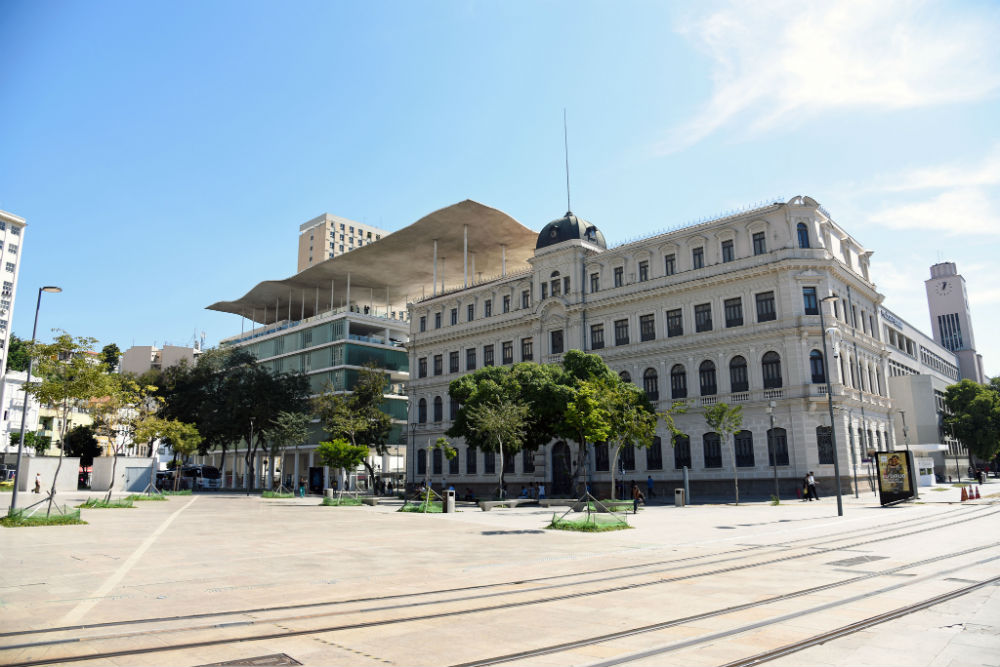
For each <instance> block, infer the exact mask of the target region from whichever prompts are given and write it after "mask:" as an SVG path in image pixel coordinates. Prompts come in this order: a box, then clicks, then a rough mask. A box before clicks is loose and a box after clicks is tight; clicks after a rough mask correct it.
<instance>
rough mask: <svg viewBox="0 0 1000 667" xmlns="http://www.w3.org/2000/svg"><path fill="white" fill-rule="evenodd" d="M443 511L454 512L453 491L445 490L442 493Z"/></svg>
mask: <svg viewBox="0 0 1000 667" xmlns="http://www.w3.org/2000/svg"><path fill="white" fill-rule="evenodd" d="M444 511H445V512H448V513H454V511H455V489H447V490H445V492H444Z"/></svg>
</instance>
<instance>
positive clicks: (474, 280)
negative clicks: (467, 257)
mask: <svg viewBox="0 0 1000 667" xmlns="http://www.w3.org/2000/svg"><path fill="white" fill-rule="evenodd" d="M472 284H473V285H475V284H476V253H472Z"/></svg>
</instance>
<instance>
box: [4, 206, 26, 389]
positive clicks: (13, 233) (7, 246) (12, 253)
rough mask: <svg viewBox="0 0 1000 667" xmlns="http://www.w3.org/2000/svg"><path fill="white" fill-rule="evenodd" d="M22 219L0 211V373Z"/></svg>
mask: <svg viewBox="0 0 1000 667" xmlns="http://www.w3.org/2000/svg"><path fill="white" fill-rule="evenodd" d="M24 228H25V222H24V218H20V217H18V216H16V215H14V214H13V213H8V212H7V211H0V265H2V266H3V271H2V272H0V280H2V281H3V288H2V289H0V372H2V371H3V370H5V369H6V368H7V349H8V347H9V343H10V327H11V321H12V318H13V314H14V297H15V296H16V295H17V277H18V274H19V273H20V270H21V261H20V258H21V255H22V254H23V252H24V248H23V247H22V246H23V244H24Z"/></svg>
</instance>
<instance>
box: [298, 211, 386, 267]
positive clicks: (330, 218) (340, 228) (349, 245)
mask: <svg viewBox="0 0 1000 667" xmlns="http://www.w3.org/2000/svg"><path fill="white" fill-rule="evenodd" d="M387 234H389V232H387V231H386V230H384V229H379V228H378V227H373V226H372V225H366V224H364V223H362V222H355V221H354V220H348V219H347V218H341V217H338V216H335V215H330V214H329V213H324V214H323V215H319V216H316V217H315V218H313V219H312V220H310V221H309V222H304V223H302V224H301V225H299V264H298V269H296V270H297V271H304V270H305V269H308V268H309V267H310V266H313V265H315V264H319V263H320V262H325V261H326V260H328V259H330V258H332V257H337V256H339V255H343V254H344V253H345V252H350V251H351V250H354V249H355V248H363V247H364V246H366V245H369V244H371V243H374V242H375V241H378V240H379V239H381V238H382V237H383V236H385V235H387Z"/></svg>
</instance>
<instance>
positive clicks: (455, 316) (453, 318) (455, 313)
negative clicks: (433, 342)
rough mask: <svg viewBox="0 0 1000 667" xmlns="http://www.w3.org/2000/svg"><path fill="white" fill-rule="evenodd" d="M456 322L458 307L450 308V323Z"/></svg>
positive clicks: (454, 323) (453, 324)
mask: <svg viewBox="0 0 1000 667" xmlns="http://www.w3.org/2000/svg"><path fill="white" fill-rule="evenodd" d="M456 324H458V308H452V309H451V325H452V326H455V325H456Z"/></svg>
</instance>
